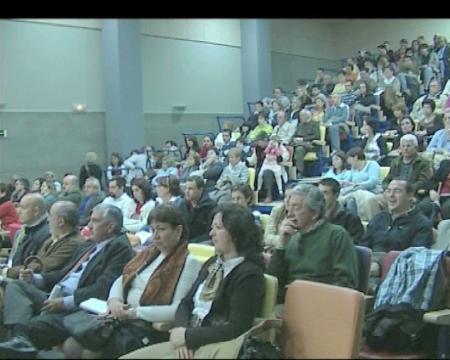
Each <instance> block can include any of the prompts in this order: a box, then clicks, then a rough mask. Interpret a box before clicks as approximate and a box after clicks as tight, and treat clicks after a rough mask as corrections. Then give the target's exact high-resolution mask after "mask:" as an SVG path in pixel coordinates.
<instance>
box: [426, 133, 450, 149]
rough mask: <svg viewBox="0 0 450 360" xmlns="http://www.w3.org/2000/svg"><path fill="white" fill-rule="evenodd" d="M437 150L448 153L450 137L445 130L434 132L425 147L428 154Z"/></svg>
mask: <svg viewBox="0 0 450 360" xmlns="http://www.w3.org/2000/svg"><path fill="white" fill-rule="evenodd" d="M438 149H439V150H445V151H448V152H450V137H449V136H447V130H445V129H441V130H438V131H436V132H435V134H434V135H433V138H432V139H431V141H430V143H429V144H428V147H427V151H428V152H433V151H434V150H438Z"/></svg>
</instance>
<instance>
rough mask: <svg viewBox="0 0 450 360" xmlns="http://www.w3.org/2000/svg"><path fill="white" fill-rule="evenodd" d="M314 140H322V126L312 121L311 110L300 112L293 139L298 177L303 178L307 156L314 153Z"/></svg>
mask: <svg viewBox="0 0 450 360" xmlns="http://www.w3.org/2000/svg"><path fill="white" fill-rule="evenodd" d="M314 140H320V125H319V123H318V122H317V121H313V120H312V114H311V112H310V111H309V110H306V109H303V110H302V111H300V122H299V124H298V126H297V130H296V131H295V133H294V136H293V138H292V145H293V146H294V148H295V167H296V169H297V176H298V178H301V177H302V176H303V171H304V168H305V160H304V157H305V154H306V153H307V152H309V151H314V150H315V147H314V145H313V141H314Z"/></svg>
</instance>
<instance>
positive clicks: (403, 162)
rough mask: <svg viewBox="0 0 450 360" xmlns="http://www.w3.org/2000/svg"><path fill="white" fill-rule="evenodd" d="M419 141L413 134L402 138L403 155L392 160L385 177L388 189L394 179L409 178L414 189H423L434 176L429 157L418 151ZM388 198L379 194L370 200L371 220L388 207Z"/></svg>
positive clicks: (384, 184) (401, 149)
mask: <svg viewBox="0 0 450 360" xmlns="http://www.w3.org/2000/svg"><path fill="white" fill-rule="evenodd" d="M417 147H418V142H417V138H416V136H414V135H413V134H406V135H403V136H402V138H401V139H400V152H401V155H400V156H399V157H397V158H395V159H393V160H392V162H391V166H390V169H389V172H388V174H387V176H386V177H385V178H384V179H383V182H382V186H383V189H386V188H387V186H388V185H389V183H390V182H391V181H392V180H393V179H402V180H407V181H408V182H409V183H410V184H411V185H412V186H413V188H414V191H418V190H420V189H423V188H424V187H425V185H426V183H427V182H428V181H429V180H430V179H431V177H432V176H433V168H432V165H431V162H430V161H429V160H428V159H425V158H424V157H422V156H420V155H419V154H418V152H417ZM387 205H388V204H387V198H386V197H385V196H384V195H383V194H379V195H377V196H375V197H372V198H371V199H369V200H368V211H369V214H368V215H369V220H370V219H372V218H373V217H374V216H375V215H376V214H377V213H378V212H380V211H381V210H382V209H385V208H386V207H387Z"/></svg>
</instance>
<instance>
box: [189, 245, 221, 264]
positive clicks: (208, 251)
mask: <svg viewBox="0 0 450 360" xmlns="http://www.w3.org/2000/svg"><path fill="white" fill-rule="evenodd" d="M188 250H189V252H190V253H191V254H192V255H193V256H194V257H195V258H196V259H197V260H199V261H200V262H202V263H204V262H205V261H206V260H208V259H209V258H210V257H211V256H214V254H215V249H214V246H212V245H204V244H196V243H190V244H189V245H188Z"/></svg>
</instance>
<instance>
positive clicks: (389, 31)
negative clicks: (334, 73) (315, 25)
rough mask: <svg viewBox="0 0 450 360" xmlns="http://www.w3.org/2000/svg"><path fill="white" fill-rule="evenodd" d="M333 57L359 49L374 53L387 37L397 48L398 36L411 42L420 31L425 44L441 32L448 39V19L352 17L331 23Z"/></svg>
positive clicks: (349, 53)
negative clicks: (334, 53) (333, 47)
mask: <svg viewBox="0 0 450 360" xmlns="http://www.w3.org/2000/svg"><path fill="white" fill-rule="evenodd" d="M330 27H331V28H332V29H333V30H332V35H333V41H334V42H335V44H336V57H337V58H344V57H348V56H355V55H356V53H357V51H358V50H360V49H365V50H370V51H371V52H372V53H376V47H377V45H379V44H381V43H382V42H383V41H384V40H388V41H389V42H390V43H391V45H392V47H393V49H394V50H397V49H398V47H399V42H400V39H402V38H405V39H407V40H408V41H409V42H410V43H411V41H412V40H414V39H416V38H417V37H418V36H419V35H423V36H425V40H426V41H427V43H428V44H432V43H433V35H434V34H436V33H440V34H442V35H445V36H446V37H447V39H448V40H450V19H354V20H349V21H347V22H345V23H338V24H332V25H330Z"/></svg>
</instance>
